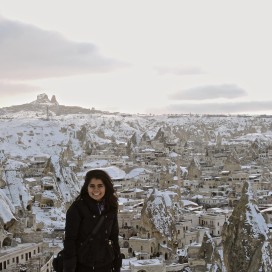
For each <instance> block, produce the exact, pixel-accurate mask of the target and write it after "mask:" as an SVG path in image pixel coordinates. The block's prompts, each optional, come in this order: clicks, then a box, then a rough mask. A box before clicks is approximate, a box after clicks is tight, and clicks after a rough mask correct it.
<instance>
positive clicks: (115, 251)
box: [64, 169, 122, 272]
mask: <svg viewBox="0 0 272 272" xmlns="http://www.w3.org/2000/svg"><path fill="white" fill-rule="evenodd" d="M117 211H118V200H117V196H116V194H115V192H114V189H113V184H112V180H111V178H110V176H109V175H108V174H107V173H106V172H105V171H102V170H99V169H96V170H91V171H89V172H87V174H86V176H85V182H84V184H83V186H82V189H81V191H80V194H79V196H78V197H77V198H76V200H75V201H74V202H73V204H72V205H71V207H70V208H69V209H68V211H67V214H66V225H65V240H64V272H75V271H76V272H85V271H86V272H90V271H93V272H110V271H114V272H116V271H117V272H119V271H120V267H121V264H122V259H121V255H120V246H119V241H118V235H119V228H118V221H117ZM101 217H103V219H101ZM95 228H96V233H95V234H93V230H94V229H95ZM87 240H88V241H87Z"/></svg>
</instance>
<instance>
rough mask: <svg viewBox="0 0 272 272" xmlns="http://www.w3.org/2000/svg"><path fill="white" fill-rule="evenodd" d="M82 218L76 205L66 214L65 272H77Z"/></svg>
mask: <svg viewBox="0 0 272 272" xmlns="http://www.w3.org/2000/svg"><path fill="white" fill-rule="evenodd" d="M80 223H81V217H80V214H79V212H78V208H77V207H76V205H72V206H71V207H70V208H69V209H68V211H67V213H66V222H65V239H64V261H63V268H64V270H63V271H64V272H75V270H76V263H77V250H76V245H77V243H76V241H77V238H78V233H79V228H80Z"/></svg>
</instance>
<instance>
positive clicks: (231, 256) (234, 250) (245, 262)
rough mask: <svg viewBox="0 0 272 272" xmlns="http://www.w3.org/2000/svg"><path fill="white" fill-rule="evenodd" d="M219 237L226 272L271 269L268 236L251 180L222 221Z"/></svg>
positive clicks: (264, 271) (266, 271) (269, 239)
mask: <svg viewBox="0 0 272 272" xmlns="http://www.w3.org/2000/svg"><path fill="white" fill-rule="evenodd" d="M222 238H223V252H224V263H225V265H226V268H227V271H228V272H238V271H239V272H257V271H262V272H268V271H271V269H272V259H271V257H272V248H271V237H270V235H269V230H268V227H267V225H266V223H265V220H264V218H263V216H262V215H261V213H260V211H259V209H258V207H257V205H256V204H255V201H254V199H253V193H252V189H251V184H250V183H247V182H246V183H245V185H244V188H243V194H242V197H241V199H240V202H239V204H238V205H237V206H236V207H235V209H234V210H233V213H232V215H231V217H230V219H229V222H228V223H225V225H224V228H223V233H222Z"/></svg>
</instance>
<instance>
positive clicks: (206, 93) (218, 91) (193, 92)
mask: <svg viewBox="0 0 272 272" xmlns="http://www.w3.org/2000/svg"><path fill="white" fill-rule="evenodd" d="M246 94H247V93H246V91H245V90H243V89H242V88H240V87H238V86H237V85H234V84H223V85H207V86H199V87H195V88H191V89H187V90H183V91H179V92H176V93H174V94H172V95H171V96H170V97H169V98H170V99H173V100H205V99H217V98H227V99H233V98H238V97H242V96H245V95H246Z"/></svg>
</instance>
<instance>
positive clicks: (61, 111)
mask: <svg viewBox="0 0 272 272" xmlns="http://www.w3.org/2000/svg"><path fill="white" fill-rule="evenodd" d="M27 111H32V112H36V113H41V112H43V113H45V112H47V111H48V112H49V113H50V114H51V115H52V114H53V115H66V114H89V113H107V112H103V111H99V110H95V109H94V108H92V109H86V108H82V107H78V106H64V105H60V104H59V103H58V101H57V98H56V96H55V95H53V96H52V98H51V100H50V99H49V98H48V95H47V94H45V93H42V94H39V95H37V99H36V100H34V101H32V102H30V103H27V104H22V105H15V106H10V107H4V108H0V115H5V114H8V113H17V112H27Z"/></svg>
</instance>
